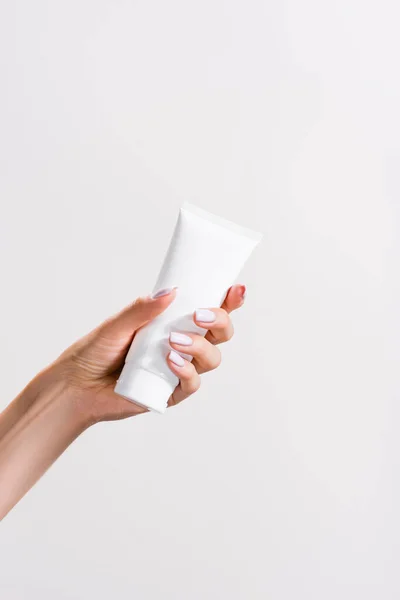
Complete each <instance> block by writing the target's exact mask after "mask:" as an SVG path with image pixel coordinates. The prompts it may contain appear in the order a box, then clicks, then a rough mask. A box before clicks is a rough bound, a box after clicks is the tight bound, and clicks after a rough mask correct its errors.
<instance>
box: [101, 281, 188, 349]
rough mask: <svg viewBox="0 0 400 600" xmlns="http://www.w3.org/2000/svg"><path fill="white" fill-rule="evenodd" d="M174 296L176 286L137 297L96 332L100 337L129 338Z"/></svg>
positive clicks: (119, 339) (172, 299) (159, 312)
mask: <svg viewBox="0 0 400 600" xmlns="http://www.w3.org/2000/svg"><path fill="white" fill-rule="evenodd" d="M175 297H176V288H168V289H163V290H160V291H159V292H157V293H156V294H153V295H152V296H145V297H140V298H137V300H135V301H134V302H133V303H132V304H130V305H129V306H127V307H126V308H124V309H123V310H121V312H119V313H117V314H116V315H114V316H113V317H111V318H110V319H108V320H107V321H105V323H103V324H102V325H100V327H99V329H98V333H99V334H100V335H101V337H102V338H106V339H112V340H115V341H119V342H122V341H126V340H127V339H128V340H129V339H131V338H132V336H133V334H134V333H135V331H136V330H137V329H139V327H143V325H146V323H148V322H149V321H151V320H152V319H154V318H155V317H157V316H158V315H159V314H161V313H162V312H164V310H165V309H166V308H168V306H169V305H170V304H171V303H172V302H173V301H174V299H175Z"/></svg>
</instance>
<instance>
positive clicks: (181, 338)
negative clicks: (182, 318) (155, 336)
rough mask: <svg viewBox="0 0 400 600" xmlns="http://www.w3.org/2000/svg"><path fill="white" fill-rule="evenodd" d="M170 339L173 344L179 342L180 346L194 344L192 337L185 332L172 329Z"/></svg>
mask: <svg viewBox="0 0 400 600" xmlns="http://www.w3.org/2000/svg"><path fill="white" fill-rule="evenodd" d="M169 341H170V342H171V343H172V344H179V345H180V346H191V345H192V344H193V340H192V338H191V337H189V336H188V335H185V334H184V333H178V332H177V331H171V333H170V334H169Z"/></svg>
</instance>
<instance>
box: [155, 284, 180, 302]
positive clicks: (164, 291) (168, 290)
mask: <svg viewBox="0 0 400 600" xmlns="http://www.w3.org/2000/svg"><path fill="white" fill-rule="evenodd" d="M174 289H175V288H173V287H171V288H162V289H161V290H157V291H156V292H154V294H151V297H152V299H153V300H155V299H156V298H161V296H167V295H168V294H170V293H171V292H172V290H174Z"/></svg>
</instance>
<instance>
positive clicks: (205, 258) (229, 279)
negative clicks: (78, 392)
mask: <svg viewBox="0 0 400 600" xmlns="http://www.w3.org/2000/svg"><path fill="white" fill-rule="evenodd" d="M261 237H262V236H261V234H259V233H256V232H254V231H251V230H249V229H245V228H243V227H240V226H238V225H235V224H234V223H231V222H230V221H226V220H225V219H221V218H219V217H217V216H215V215H212V214H210V213H208V212H206V211H204V210H201V209H200V208H197V207H196V206H193V205H191V204H188V203H185V204H184V205H183V206H182V207H181V209H180V212H179V217H178V221H177V223H176V226H175V231H174V234H173V236H172V239H171V242H170V245H169V248H168V251H167V254H166V257H165V259H164V263H163V265H162V268H161V271H160V274H159V276H158V279H157V283H156V285H155V287H154V291H157V290H160V289H162V288H172V287H175V286H176V287H178V290H177V294H176V298H175V300H174V301H173V302H172V304H171V305H170V306H169V307H168V308H167V309H166V310H165V311H164V312H163V313H162V314H161V315H159V316H158V317H156V318H155V319H154V320H153V321H151V322H150V323H149V324H148V325H146V326H145V327H143V328H141V329H140V330H139V331H138V332H137V334H136V335H135V337H134V340H133V342H132V344H131V347H130V349H129V352H128V354H127V356H126V359H125V365H124V368H123V370H122V372H121V375H120V377H119V379H118V382H117V385H116V387H115V392H116V393H117V394H119V395H120V396H123V397H124V398H127V399H128V400H131V401H132V402H135V403H136V404H139V405H140V406H144V407H146V408H148V409H150V410H153V411H156V412H159V413H163V412H165V409H166V408H167V402H168V399H169V397H170V396H171V394H172V392H173V391H174V389H175V387H176V386H177V385H178V382H179V380H178V378H177V377H176V375H175V374H174V373H172V371H171V369H170V368H169V366H168V364H167V360H166V358H167V355H168V353H169V351H170V349H171V348H170V346H169V342H168V340H169V334H170V332H171V331H177V332H182V333H185V332H189V333H199V334H200V335H205V334H206V330H205V329H203V328H200V327H198V326H197V325H196V324H195V323H194V321H193V313H194V311H195V310H196V308H206V307H213V306H214V307H216V306H221V304H222V302H223V301H224V298H225V296H226V293H227V291H228V289H229V287H230V286H231V285H232V284H233V282H234V281H235V279H236V277H237V276H238V274H239V272H240V270H241V269H242V267H243V265H244V263H245V261H246V260H247V259H248V258H249V256H250V254H251V253H252V251H253V250H254V248H255V246H256V245H257V244H258V242H259V241H260V240H261ZM182 356H183V357H184V358H187V359H188V360H190V359H191V357H190V356H187V355H186V354H182Z"/></svg>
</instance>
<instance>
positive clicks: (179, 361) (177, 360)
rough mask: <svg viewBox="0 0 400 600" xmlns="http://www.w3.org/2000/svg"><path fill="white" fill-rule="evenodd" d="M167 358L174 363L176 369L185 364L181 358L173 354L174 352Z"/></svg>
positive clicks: (175, 353)
mask: <svg viewBox="0 0 400 600" xmlns="http://www.w3.org/2000/svg"><path fill="white" fill-rule="evenodd" d="M168 358H169V360H170V361H171V362H173V363H174V365H177V366H178V367H183V365H184V364H185V361H184V360H183V358H182V356H181V355H180V354H178V353H177V352H175V350H171V352H170V353H169V355H168Z"/></svg>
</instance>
